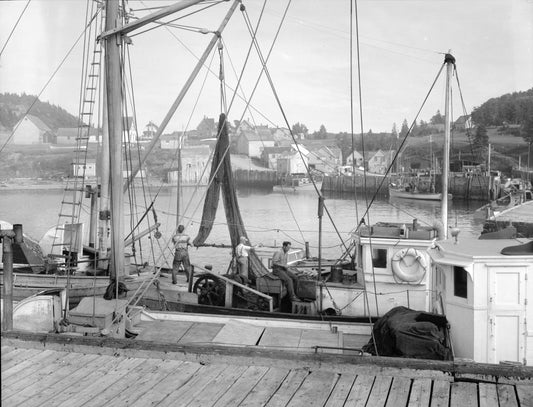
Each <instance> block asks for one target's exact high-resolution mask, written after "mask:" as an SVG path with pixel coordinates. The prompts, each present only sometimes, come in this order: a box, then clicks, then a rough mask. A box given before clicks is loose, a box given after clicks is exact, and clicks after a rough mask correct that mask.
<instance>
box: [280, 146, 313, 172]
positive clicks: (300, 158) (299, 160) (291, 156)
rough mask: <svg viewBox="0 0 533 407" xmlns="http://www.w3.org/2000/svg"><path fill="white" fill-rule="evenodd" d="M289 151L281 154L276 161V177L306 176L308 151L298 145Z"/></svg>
mask: <svg viewBox="0 0 533 407" xmlns="http://www.w3.org/2000/svg"><path fill="white" fill-rule="evenodd" d="M291 147H292V148H291V150H290V151H287V152H285V153H282V154H281V156H280V157H279V158H278V160H277V168H276V170H277V172H278V175H290V174H307V168H308V167H309V154H310V153H309V150H308V149H307V148H305V147H304V146H302V145H301V144H299V145H298V146H296V145H295V144H293V145H292V146H291Z"/></svg>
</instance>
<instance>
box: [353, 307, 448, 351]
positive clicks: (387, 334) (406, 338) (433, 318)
mask: <svg viewBox="0 0 533 407" xmlns="http://www.w3.org/2000/svg"><path fill="white" fill-rule="evenodd" d="M447 324H448V321H447V319H446V317H445V316H443V315H438V314H432V313H429V312H421V311H414V310H411V309H409V308H406V307H395V308H393V309H391V310H390V311H389V312H387V313H386V314H385V315H383V316H382V317H381V318H380V319H379V320H378V321H377V322H376V323H375V324H374V328H373V330H372V332H373V339H372V338H371V339H370V341H369V342H368V344H366V345H365V346H364V347H363V350H364V351H365V352H368V353H371V354H373V355H375V354H376V348H377V354H378V355H379V356H396V357H404V358H417V359H434V360H451V359H452V355H451V352H450V350H449V349H448V348H447V347H446V346H445V343H446V341H445V336H444V333H443V331H444V330H445V329H446V326H447ZM374 340H375V342H374ZM374 343H375V346H374Z"/></svg>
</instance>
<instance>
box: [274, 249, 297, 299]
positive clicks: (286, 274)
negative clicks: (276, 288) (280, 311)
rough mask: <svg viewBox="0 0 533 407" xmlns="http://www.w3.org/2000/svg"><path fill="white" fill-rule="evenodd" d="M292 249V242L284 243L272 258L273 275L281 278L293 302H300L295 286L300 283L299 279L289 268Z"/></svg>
mask: <svg viewBox="0 0 533 407" xmlns="http://www.w3.org/2000/svg"><path fill="white" fill-rule="evenodd" d="M290 249H291V242H283V245H282V247H281V249H280V250H278V251H277V252H276V253H274V255H273V256H272V273H274V275H275V276H277V277H279V279H280V280H281V281H283V282H284V283H285V285H286V286H287V291H288V293H289V297H290V299H291V301H292V302H294V301H300V299H299V298H298V297H297V296H296V294H295V292H294V285H295V284H297V282H298V277H297V276H296V274H294V273H293V272H292V271H290V270H289V267H288V266H287V253H288V252H289V250H290Z"/></svg>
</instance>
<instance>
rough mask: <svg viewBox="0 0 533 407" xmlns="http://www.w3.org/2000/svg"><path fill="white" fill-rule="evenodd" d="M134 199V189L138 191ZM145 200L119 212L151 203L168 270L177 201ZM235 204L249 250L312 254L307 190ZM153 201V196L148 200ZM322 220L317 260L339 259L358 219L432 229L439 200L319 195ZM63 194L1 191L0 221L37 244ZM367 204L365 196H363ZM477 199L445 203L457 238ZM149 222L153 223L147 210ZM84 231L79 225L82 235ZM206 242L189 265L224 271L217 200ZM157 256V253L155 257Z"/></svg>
mask: <svg viewBox="0 0 533 407" xmlns="http://www.w3.org/2000/svg"><path fill="white" fill-rule="evenodd" d="M136 191H137V196H138V197H140V196H141V195H142V194H141V192H142V191H141V190H140V189H137V190H136ZM205 191H206V189H205V188H199V189H196V188H192V187H190V188H185V189H184V191H183V194H182V198H181V199H180V205H179V208H180V209H179V210H180V214H181V216H180V221H179V223H182V224H184V225H185V226H186V231H187V233H188V234H189V235H190V236H191V238H194V237H195V236H196V233H197V232H198V228H199V225H200V221H201V215H202V209H203V201H204V197H205ZM145 192H146V193H145V195H146V200H145V199H144V198H142V199H139V198H137V201H142V203H138V204H137V206H131V207H129V208H130V209H128V210H126V211H125V216H126V222H125V223H126V228H128V227H129V225H131V224H134V223H135V222H134V221H132V220H131V219H132V217H131V214H134V215H135V217H139V216H142V214H143V213H144V211H145V208H146V207H148V206H149V205H150V203H151V201H152V200H154V202H155V203H154V208H155V215H156V216H157V221H158V222H160V223H161V226H160V228H159V231H160V232H161V238H160V239H158V240H157V241H156V239H152V244H153V246H154V247H155V248H156V250H155V252H156V253H157V254H156V256H155V258H156V260H157V259H159V262H157V263H158V264H161V265H165V263H166V265H169V263H171V261H172V257H171V255H172V251H171V250H170V249H167V248H166V247H168V243H169V241H170V239H171V237H172V234H173V232H174V230H175V228H176V212H177V202H176V193H175V192H174V191H173V190H172V189H170V188H163V189H156V188H151V189H150V190H148V191H145ZM237 195H238V200H239V206H240V210H241V214H242V219H243V222H244V224H245V227H246V231H247V234H248V237H249V238H250V241H251V243H252V244H253V245H255V244H259V243H261V244H262V245H264V246H266V247H278V246H280V245H281V243H282V242H283V241H286V240H288V241H291V242H292V245H293V247H304V246H305V242H308V243H309V248H310V255H311V256H317V255H318V242H319V232H318V231H319V218H318V198H317V195H316V193H315V192H314V191H312V190H308V191H296V192H295V191H293V190H288V191H286V192H282V191H275V192H273V191H266V190H258V189H246V190H244V189H240V190H238V191H237ZM156 197H157V199H155V198H156ZM325 198H326V199H325V205H326V206H325V207H326V210H325V211H324V216H323V218H322V252H321V253H322V256H323V257H325V258H337V257H339V256H341V255H342V253H343V251H344V245H345V244H346V243H347V242H349V241H350V236H351V232H353V231H354V230H355V227H356V226H357V224H358V222H359V220H360V219H361V218H363V217H364V218H365V222H366V223H367V224H372V223H376V222H402V223H411V222H412V221H413V219H414V218H416V219H417V220H418V222H419V223H420V224H423V225H433V224H434V223H435V222H436V221H439V220H440V219H441V208H440V203H439V202H428V201H409V200H395V201H394V200H389V199H381V200H377V201H375V202H374V203H373V204H372V205H371V209H370V210H369V211H368V213H366V208H367V206H368V205H367V199H366V198H365V197H364V196H357V197H356V198H354V196H353V195H348V196H328V195H326V196H325ZM62 199H63V191H62V190H60V189H39V190H35V189H21V190H11V189H2V190H1V191H0V220H3V221H6V222H9V223H12V224H15V223H20V224H22V225H23V228H24V233H25V234H27V235H29V236H31V237H33V238H35V239H36V240H40V239H41V238H42V236H43V235H44V234H45V233H46V232H47V231H48V230H49V229H50V228H51V227H53V226H55V225H56V224H57V222H58V214H59V213H60V206H61V201H62ZM368 199H370V197H369V198H368ZM481 204H482V202H472V201H471V202H468V203H465V202H464V201H458V202H455V201H453V202H451V203H450V205H449V214H448V219H449V221H448V222H449V225H450V226H457V227H458V228H459V229H460V230H461V232H460V235H459V239H460V238H461V236H474V235H479V233H480V232H481V230H482V223H481V222H480V221H479V220H475V219H474V217H473V216H472V213H473V211H474V210H475V209H476V208H478V207H479V206H480V205H481ZM88 205H89V200H85V202H84V206H83V210H82V218H83V219H85V220H86V219H88V213H89V207H88ZM148 217H149V218H150V220H151V221H152V223H153V222H154V213H153V212H150V213H149V215H148ZM87 230H88V227H86V228H85V232H87ZM206 244H213V245H226V246H227V247H223V248H215V247H201V248H198V249H196V248H192V249H190V257H191V261H192V262H193V263H195V264H198V265H200V266H204V265H205V264H211V265H213V266H214V268H215V269H217V270H218V271H219V272H224V271H225V270H224V268H227V267H228V264H229V261H230V259H231V254H230V253H231V249H230V248H229V245H230V240H229V233H228V229H227V224H226V219H225V215H224V208H223V204H222V199H220V203H219V207H218V211H217V216H216V220H215V224H214V226H213V229H212V232H211V234H210V236H209V237H208V239H207V241H206ZM149 249H150V248H149V247H146V243H145V246H144V247H137V248H136V250H137V253H136V256H139V257H140V253H143V256H142V257H143V258H142V259H137V261H143V262H144V261H148V262H150V263H152V258H151V257H150V256H148V252H149V251H150V252H151V250H149ZM161 251H163V253H165V255H164V256H161V255H160V253H161Z"/></svg>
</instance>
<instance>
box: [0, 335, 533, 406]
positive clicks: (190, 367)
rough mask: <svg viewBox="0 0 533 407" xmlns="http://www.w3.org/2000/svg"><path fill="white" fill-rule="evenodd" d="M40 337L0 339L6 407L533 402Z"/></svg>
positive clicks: (480, 388)
mask: <svg viewBox="0 0 533 407" xmlns="http://www.w3.org/2000/svg"><path fill="white" fill-rule="evenodd" d="M42 339H43V338H40V339H38V338H34V340H33V341H31V340H30V341H27V340H24V341H20V340H17V339H16V338H15V339H14V338H8V340H7V341H6V340H5V338H3V341H2V342H3V346H2V348H1V355H2V357H1V359H2V367H1V368H2V396H1V397H2V406H18V405H20V406H25V407H30V406H68V407H73V406H82V405H83V406H102V405H113V406H143V407H144V406H147V405H151V406H155V405H157V406H372V407H374V406H504V405H505V406H531V405H533V404H532V403H533V385H532V384H531V381H530V380H526V381H519V382H515V383H512V382H511V383H510V382H501V383H488V382H476V381H472V380H464V381H460V380H454V377H453V376H450V375H446V374H443V373H438V372H433V373H431V372H428V371H418V372H417V371H412V370H409V369H400V368H390V367H389V368H387V367H386V366H384V365H383V364H381V365H380V364H379V363H377V364H376V365H374V366H372V365H366V366H364V365H359V366H358V365H357V364H354V365H353V366H345V365H343V363H338V364H335V363H313V362H312V361H310V360H305V359H304V360H302V359H301V358H298V359H292V358H291V357H287V358H276V357H274V356H275V355H270V356H271V357H270V358H266V359H265V358H262V357H260V356H259V355H257V354H256V355H254V354H246V353H242V349H241V350H238V349H237V350H234V352H235V353H234V355H233V357H232V358H230V357H228V354H227V353H226V354H223V353H221V352H215V353H213V354H212V355H211V357H207V356H206V355H205V354H203V355H202V354H201V353H195V354H194V355H191V353H194V352H172V350H170V351H168V352H153V351H149V350H146V349H145V350H143V349H134V350H131V351H130V352H128V351H127V350H125V349H124V348H123V345H121V344H120V343H115V346H114V347H111V348H108V347H106V346H103V345H102V344H101V343H95V344H93V345H91V344H90V342H83V343H79V342H78V343H77V344H75V343H74V344H73V343H72V342H69V343H66V342H63V343H61V344H59V343H54V342H53V340H50V338H47V339H46V340H44V341H43V340H42ZM80 340H81V339H80ZM85 341H86V339H85ZM45 342H48V343H47V344H46V345H43V343H45ZM74 342H75V341H74ZM6 343H7V346H5V344H6ZM54 345H55V346H54ZM121 347H122V349H121ZM54 348H55V349H54ZM332 356H333V355H332ZM338 357H340V356H338ZM380 359H382V358H380ZM265 361H267V362H265ZM430 363H431V362H428V364H430ZM337 366H338V369H337V368H336V367H337Z"/></svg>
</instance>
